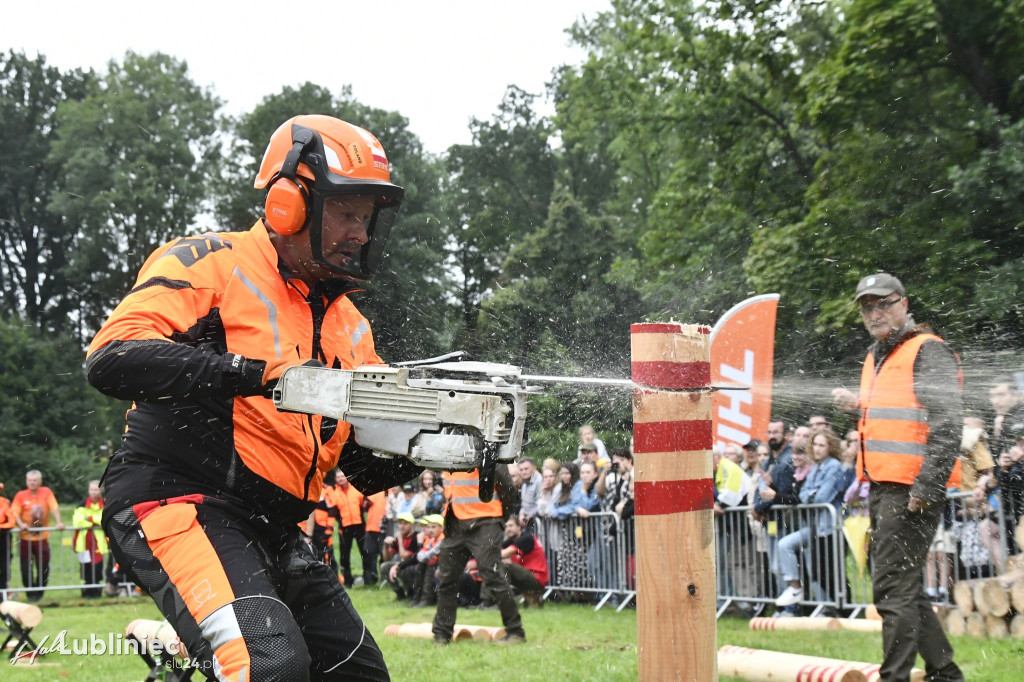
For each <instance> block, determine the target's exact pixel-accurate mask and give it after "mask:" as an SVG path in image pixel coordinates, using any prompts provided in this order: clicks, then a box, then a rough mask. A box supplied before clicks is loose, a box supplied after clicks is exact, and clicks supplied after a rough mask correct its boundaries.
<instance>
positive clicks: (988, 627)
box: [985, 616, 1010, 639]
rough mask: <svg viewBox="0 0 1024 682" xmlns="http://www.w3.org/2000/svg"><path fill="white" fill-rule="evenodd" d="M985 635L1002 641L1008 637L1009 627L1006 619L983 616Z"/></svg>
mask: <svg viewBox="0 0 1024 682" xmlns="http://www.w3.org/2000/svg"><path fill="white" fill-rule="evenodd" d="M985 634H986V635H988V636H989V637H991V638H993V639H1003V638H1005V637H1009V636H1010V626H1009V625H1007V623H1006V618H1003V617H1001V616H985Z"/></svg>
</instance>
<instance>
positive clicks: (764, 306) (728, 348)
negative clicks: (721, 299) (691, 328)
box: [711, 294, 779, 450]
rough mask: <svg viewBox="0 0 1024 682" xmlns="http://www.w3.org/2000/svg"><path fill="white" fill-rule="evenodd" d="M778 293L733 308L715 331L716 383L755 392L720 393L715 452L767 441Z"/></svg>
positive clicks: (714, 413)
mask: <svg viewBox="0 0 1024 682" xmlns="http://www.w3.org/2000/svg"><path fill="white" fill-rule="evenodd" d="M778 305H779V295H778V294H764V295H763V296H754V297H753V298H748V299H747V300H745V301H743V302H742V303H739V304H737V305H736V306H733V308H732V309H731V310H729V312H727V313H726V314H725V315H722V319H720V320H719V321H718V324H716V325H715V326H714V328H713V329H712V330H711V382H712V383H716V382H722V383H732V384H742V385H744V386H749V387H750V390H749V391H716V392H715V393H714V394H713V396H712V402H711V405H712V411H711V423H712V432H713V434H714V440H715V448H716V449H718V450H721V448H723V447H725V444H726V443H735V444H737V445H739V446H740V447H743V446H744V445H746V444H747V443H749V442H750V440H751V439H752V438H759V439H761V440H763V439H764V436H765V432H766V431H767V430H768V420H769V419H770V418H771V413H772V376H773V372H774V368H775V311H776V308H778Z"/></svg>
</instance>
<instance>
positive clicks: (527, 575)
mask: <svg viewBox="0 0 1024 682" xmlns="http://www.w3.org/2000/svg"><path fill="white" fill-rule="evenodd" d="M502 567H503V568H504V569H505V574H506V575H507V576H508V582H509V583H510V584H511V585H512V587H513V588H514V589H515V590H516V591H517V592H519V594H528V593H530V592H540V591H541V590H543V589H544V586H543V585H541V584H540V581H539V580H537V576H535V575H534V574H533V571H531V570H530V569H528V568H525V567H523V566H520V565H519V564H515V563H513V564H502Z"/></svg>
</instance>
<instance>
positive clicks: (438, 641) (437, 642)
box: [434, 635, 452, 646]
mask: <svg viewBox="0 0 1024 682" xmlns="http://www.w3.org/2000/svg"><path fill="white" fill-rule="evenodd" d="M451 643H452V640H450V639H448V638H447V637H444V636H442V635H434V646H448V645H449V644H451Z"/></svg>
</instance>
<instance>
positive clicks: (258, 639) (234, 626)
mask: <svg viewBox="0 0 1024 682" xmlns="http://www.w3.org/2000/svg"><path fill="white" fill-rule="evenodd" d="M200 629H201V630H202V631H203V636H204V637H205V638H206V639H207V640H208V641H210V643H211V645H212V646H213V655H214V661H215V662H214V665H215V666H217V667H219V668H222V669H225V670H227V671H229V672H230V674H235V672H236V671H237V672H241V670H243V669H244V670H245V674H244V675H241V676H240V677H239V679H240V680H245V681H246V682H272V681H273V682H277V681H278V680H280V681H281V682H285V681H288V680H308V679H309V663H310V658H309V652H308V650H307V648H306V643H305V641H304V640H303V638H302V632H301V631H300V630H299V626H298V624H296V622H295V618H294V617H293V616H292V613H291V611H290V610H289V609H288V607H286V606H285V605H284V604H283V603H282V602H280V601H278V600H277V599H275V598H273V597H266V596H254V597H242V598H239V599H236V600H234V601H233V602H231V603H230V604H226V605H225V606H223V607H221V608H220V609H218V610H217V611H214V612H213V613H212V614H210V616H209V617H207V618H206V619H205V620H203V622H202V623H200ZM239 636H240V637H241V639H242V640H243V641H244V646H239V644H238V637H239ZM246 658H247V660H244V659H246ZM243 666H247V667H246V668H243ZM230 679H233V678H230Z"/></svg>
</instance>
